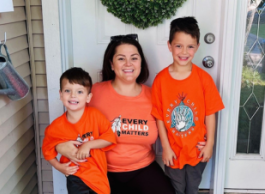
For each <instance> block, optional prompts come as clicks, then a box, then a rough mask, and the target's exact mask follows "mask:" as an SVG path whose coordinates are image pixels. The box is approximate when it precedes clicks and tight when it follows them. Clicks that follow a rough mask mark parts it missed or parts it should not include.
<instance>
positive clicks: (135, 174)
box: [108, 162, 175, 194]
mask: <svg viewBox="0 0 265 194" xmlns="http://www.w3.org/2000/svg"><path fill="white" fill-rule="evenodd" d="M108 178H109V183H110V189H111V194H175V192H174V188H173V186H172V185H171V183H170V180H169V179H168V177H167V176H165V174H164V171H163V170H162V168H161V167H160V166H159V164H157V162H153V163H151V164H150V165H149V166H147V167H145V168H141V169H139V170H135V171H130V172H108Z"/></svg>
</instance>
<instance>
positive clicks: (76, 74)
mask: <svg viewBox="0 0 265 194" xmlns="http://www.w3.org/2000/svg"><path fill="white" fill-rule="evenodd" d="M63 79H67V80H68V81H69V83H70V84H79V85H82V86H84V87H86V88H87V89H88V93H90V91H91V88H92V79H91V77H90V75H89V73H88V72H86V71H85V70H83V69H82V68H80V67H72V68H70V69H68V70H66V71H65V72H64V73H63V74H62V75H61V77H60V90H61V91H62V81H63Z"/></svg>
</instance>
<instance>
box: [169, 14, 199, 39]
mask: <svg viewBox="0 0 265 194" xmlns="http://www.w3.org/2000/svg"><path fill="white" fill-rule="evenodd" d="M177 32H184V33H186V34H189V35H191V37H192V38H196V39H197V43H199V42H200V29H199V26H198V22H197V20H196V19H195V18H194V17H183V18H177V19H174V20H173V21H172V22H171V23H170V33H169V43H171V42H172V40H173V39H174V36H175V34H176V33H177Z"/></svg>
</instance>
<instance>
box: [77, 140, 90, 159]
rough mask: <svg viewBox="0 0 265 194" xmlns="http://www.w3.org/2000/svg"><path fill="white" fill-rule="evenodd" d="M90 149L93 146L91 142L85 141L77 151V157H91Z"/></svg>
mask: <svg viewBox="0 0 265 194" xmlns="http://www.w3.org/2000/svg"><path fill="white" fill-rule="evenodd" d="M90 149H91V146H90V142H89V141H88V142H85V143H83V144H82V145H81V146H80V147H79V149H78V151H77V153H76V157H77V159H78V160H84V159H86V158H88V157H90Z"/></svg>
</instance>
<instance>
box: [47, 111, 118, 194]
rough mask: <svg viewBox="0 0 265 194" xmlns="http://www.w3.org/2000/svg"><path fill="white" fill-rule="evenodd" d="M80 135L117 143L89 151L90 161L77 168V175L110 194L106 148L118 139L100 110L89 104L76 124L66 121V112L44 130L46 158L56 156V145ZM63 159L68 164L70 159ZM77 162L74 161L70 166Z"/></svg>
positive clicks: (88, 139)
mask: <svg viewBox="0 0 265 194" xmlns="http://www.w3.org/2000/svg"><path fill="white" fill-rule="evenodd" d="M78 136H79V137H80V138H81V139H82V140H83V141H92V140H94V139H104V140H106V141H109V142H112V143H114V144H112V145H110V146H108V147H105V148H102V149H92V150H90V157H88V158H87V162H83V163H80V166H79V169H78V171H77V172H76V173H75V174H74V175H75V176H78V177H79V178H81V179H82V181H83V182H84V183H85V184H86V185H88V186H89V187H90V188H91V189H92V190H94V191H95V192H96V193H99V194H109V193H110V187H109V181H108V178H107V161H106V155H105V151H106V150H109V149H111V148H112V147H114V145H115V143H116V140H115V135H114V133H113V132H112V130H111V126H110V123H109V121H108V120H107V119H106V118H105V116H104V115H103V114H102V113H100V112H99V111H98V110H97V109H95V108H92V107H86V108H85V111H84V113H83V115H82V117H81V119H80V120H79V121H78V122H77V123H75V124H73V123H70V122H69V121H68V120H67V117H66V112H65V113H64V114H63V115H62V116H60V117H58V118H57V119H55V120H54V121H53V122H52V123H51V124H50V125H49V126H48V127H47V128H46V130H45V137H44V140H43V145H42V152H43V155H44V158H45V159H46V160H51V159H53V158H55V157H56V156H57V152H56V150H55V146H56V145H58V144H59V143H62V142H66V141H69V140H77V138H78ZM60 162H61V163H67V162H69V159H68V158H66V157H64V156H62V157H61V159H60ZM74 165H75V164H73V163H72V164H71V166H74Z"/></svg>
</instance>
